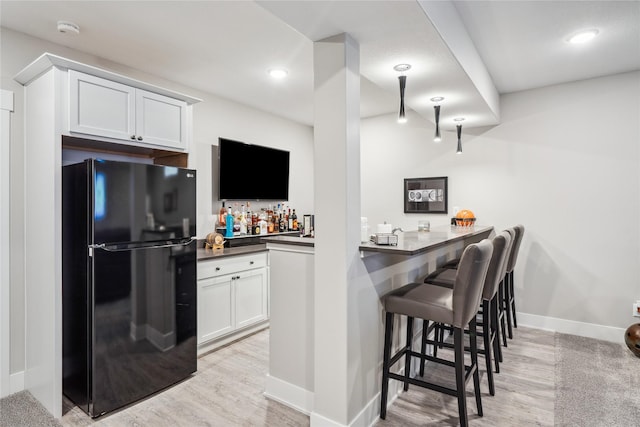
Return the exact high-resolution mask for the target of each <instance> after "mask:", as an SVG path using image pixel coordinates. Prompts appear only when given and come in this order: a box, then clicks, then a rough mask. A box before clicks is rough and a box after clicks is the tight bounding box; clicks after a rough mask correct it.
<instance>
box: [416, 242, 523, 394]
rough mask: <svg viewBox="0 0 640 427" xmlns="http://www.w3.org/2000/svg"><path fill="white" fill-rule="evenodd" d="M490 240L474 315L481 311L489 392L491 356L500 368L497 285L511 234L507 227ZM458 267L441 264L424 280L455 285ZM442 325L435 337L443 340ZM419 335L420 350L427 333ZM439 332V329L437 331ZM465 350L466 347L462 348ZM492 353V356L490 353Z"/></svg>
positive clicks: (449, 286)
mask: <svg viewBox="0 0 640 427" xmlns="http://www.w3.org/2000/svg"><path fill="white" fill-rule="evenodd" d="M491 243H492V244H493V253H492V255H491V261H490V262H489V268H488V270H487V275H486V276H485V281H484V286H483V290H482V306H481V307H477V310H478V311H477V315H478V317H479V315H480V314H481V315H482V321H481V322H480V324H481V325H482V327H481V332H480V335H481V336H482V338H483V343H484V345H483V347H482V349H480V350H479V351H478V352H479V353H480V354H483V355H484V357H485V363H486V368H487V382H488V384H489V393H490V394H491V395H492V396H493V395H495V386H494V382H493V370H492V367H491V361H492V357H493V360H494V364H495V370H496V372H500V364H499V359H500V356H499V355H500V354H501V349H500V344H499V342H498V339H499V334H500V332H499V328H500V325H499V323H498V304H499V301H498V287H499V285H500V283H501V282H502V279H503V277H504V275H505V271H506V268H507V259H508V257H509V254H510V249H511V234H510V233H509V232H508V231H506V230H505V231H503V232H501V233H500V234H498V235H497V236H495V237H494V238H493V239H492V240H491ZM456 274H457V270H456V269H451V268H441V269H438V270H436V271H434V272H433V273H432V274H430V275H429V276H427V278H426V279H425V281H424V282H425V283H427V284H430V285H435V286H440V287H446V288H453V287H454V286H455V278H456ZM443 330H444V328H443V326H442V325H438V324H437V327H436V328H435V338H436V339H437V340H438V341H439V342H440V344H441V343H442V341H443V334H441V332H443ZM424 332H425V331H424V329H423V335H422V352H423V353H424V352H425V351H426V334H425V333H424ZM439 332H440V333H439ZM465 350H468V349H467V348H465ZM492 353H493V356H492ZM435 354H437V346H436V347H434V355H435ZM423 363H424V361H422V362H421V366H420V372H421V373H422V372H423V369H424V367H423Z"/></svg>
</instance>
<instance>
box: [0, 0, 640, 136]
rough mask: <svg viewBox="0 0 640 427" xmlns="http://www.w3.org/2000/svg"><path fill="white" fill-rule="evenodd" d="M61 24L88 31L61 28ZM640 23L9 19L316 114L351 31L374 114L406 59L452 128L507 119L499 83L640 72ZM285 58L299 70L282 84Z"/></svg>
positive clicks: (369, 7)
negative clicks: (329, 65)
mask: <svg viewBox="0 0 640 427" xmlns="http://www.w3.org/2000/svg"><path fill="white" fill-rule="evenodd" d="M452 5H453V6H452ZM58 20H67V21H73V22H75V23H76V24H78V25H79V26H80V28H81V32H80V35H77V36H72V35H69V34H60V33H58V32H57V30H56V22H57V21H58ZM639 22H640V1H622V2H615V1H598V2H589V1H566V2H558V1H528V2H526V1H455V2H452V3H450V2H433V1H426V0H418V1H414V0H404V1H403V0H395V1H393V0H388V1H328V0H326V1H259V2H254V1H233V2H232V1H114V2H112V1H66V2H64V1H42V2H39V1H8V0H2V1H1V2H0V25H2V26H3V27H6V28H9V29H12V30H15V31H19V32H23V33H26V34H29V35H32V36H35V37H38V38H41V39H45V40H49V41H52V42H54V43H58V44H61V45H64V46H67V47H71V48H74V49H77V50H80V51H83V52H87V53H90V54H93V55H96V56H99V57H103V58H106V59H109V60H112V61H115V62H118V63H122V64H125V65H127V66H130V67H133V68H136V69H139V70H142V71H144V72H147V73H150V74H154V75H157V76H159V77H162V78H165V79H168V80H171V81H175V82H178V83H181V84H184V85H186V86H189V87H193V88H195V89H198V90H202V91H205V92H209V93H214V94H217V95H219V96H222V97H225V98H228V99H232V100H234V101H237V102H241V103H244V104H247V105H250V106H253V107H255V108H259V109H262V110H265V111H270V112H272V113H274V114H277V115H281V116H283V117H286V118H289V119H291V120H295V121H298V122H301V123H306V124H312V123H313V41H317V40H319V39H322V38H324V37H327V36H331V35H335V34H338V33H342V32H347V33H349V34H350V35H351V36H353V37H354V38H355V39H356V40H357V41H358V43H359V44H360V53H361V74H362V76H363V80H362V89H361V93H362V102H361V114H362V116H363V117H369V116H373V115H378V114H385V113H390V112H395V111H397V109H398V103H399V95H398V92H399V90H398V79H397V76H398V73H397V72H395V71H394V70H393V66H394V65H396V64H398V63H405V62H408V63H410V64H412V69H411V70H410V71H408V72H407V73H406V74H407V89H406V104H407V107H408V108H411V109H413V110H414V111H415V112H417V113H418V114H420V115H422V116H423V117H425V118H427V119H428V120H433V117H432V116H433V103H431V102H430V101H429V99H430V98H431V97H433V96H437V95H441V96H445V97H446V99H445V101H443V103H442V115H441V117H442V122H443V128H445V129H447V128H451V125H452V123H453V122H452V119H453V118H454V117H457V116H464V117H466V118H467V120H466V121H465V125H467V126H484V125H491V124H496V123H497V122H498V121H499V117H498V115H497V114H496V113H497V112H496V108H495V107H494V106H493V105H492V100H491V95H490V94H491V91H492V90H493V91H494V92H495V93H496V94H497V92H500V93H505V92H512V91H518V90H523V89H530V88H535V87H540V86H547V85H552V84H557V83H563V82H567V81H573V80H580V79H585V78H590V77H596V76H602V75H607V74H613V73H619V72H625V71H631V70H638V69H640V24H639ZM593 27H595V28H598V29H599V30H600V35H599V36H598V37H597V38H596V39H595V40H594V41H593V43H591V44H590V45H581V46H574V45H569V44H568V43H566V42H565V38H566V36H567V35H569V34H571V33H573V32H575V31H577V30H580V29H583V28H593ZM465 28H466V31H465ZM466 33H468V36H470V38H469V37H467V34H466ZM465 40H466V41H467V42H468V43H466V44H465ZM470 41H472V42H470ZM476 49H477V50H476ZM478 54H479V56H478ZM474 55H475V56H476V57H477V58H478V59H479V60H481V61H476V62H474ZM34 59H35V58H34ZM25 65H26V64H25ZM275 66H282V67H285V68H287V69H288V70H289V76H288V78H287V79H285V80H282V81H274V80H272V79H271V78H270V77H269V76H268V75H267V69H268V68H271V67H275ZM485 67H486V69H485ZM483 70H485V72H486V71H488V76H490V79H488V80H487V81H483V79H482V72H483ZM491 80H492V81H493V83H492V82H491ZM493 85H495V87H494V86H493ZM496 89H497V91H496Z"/></svg>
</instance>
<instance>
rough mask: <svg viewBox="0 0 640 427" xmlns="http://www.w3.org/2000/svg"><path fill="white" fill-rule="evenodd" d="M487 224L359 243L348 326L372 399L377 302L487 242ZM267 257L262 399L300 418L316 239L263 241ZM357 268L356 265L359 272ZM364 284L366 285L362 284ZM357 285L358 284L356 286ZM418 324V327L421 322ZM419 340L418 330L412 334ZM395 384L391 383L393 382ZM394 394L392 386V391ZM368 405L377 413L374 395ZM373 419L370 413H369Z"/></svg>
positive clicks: (309, 385) (311, 326) (309, 381)
mask: <svg viewBox="0 0 640 427" xmlns="http://www.w3.org/2000/svg"><path fill="white" fill-rule="evenodd" d="M493 231H494V230H493V227H491V226H479V225H477V226H475V227H465V228H459V227H450V226H442V227H434V228H432V229H431V231H429V232H417V231H409V232H405V233H399V239H398V245H395V246H382V245H376V244H374V243H371V242H367V243H362V244H361V245H360V246H359V250H360V260H361V261H362V267H364V273H363V274H364V275H365V277H363V278H361V279H362V282H360V283H358V284H357V286H361V287H362V286H364V287H365V288H368V289H363V291H362V292H359V291H358V292H359V295H362V297H361V298H359V299H358V307H357V315H356V316H355V317H354V318H353V320H352V321H353V322H357V323H358V328H359V329H360V334H359V342H358V343H355V344H354V345H358V346H360V347H362V348H366V349H367V351H366V352H363V353H364V354H366V355H367V356H366V357H367V358H368V360H360V361H358V363H360V364H361V366H362V367H363V369H365V368H366V377H367V381H366V385H365V386H366V387H367V388H371V390H370V391H371V393H370V394H371V395H375V396H377V395H378V393H379V384H380V375H381V373H380V372H381V371H380V369H381V365H382V341H383V339H384V324H383V318H384V317H383V307H382V304H381V302H380V297H382V296H383V295H384V294H386V293H387V292H389V291H391V290H392V289H395V288H398V287H400V286H403V285H405V284H407V283H410V282H415V281H421V280H423V278H424V277H425V276H426V275H427V274H429V273H430V272H432V271H433V270H435V269H436V268H437V267H438V266H440V265H442V264H443V263H445V262H446V261H448V260H450V259H453V258H456V257H459V256H460V255H461V254H462V251H463V250H464V248H465V247H466V246H467V245H469V244H471V243H475V242H479V241H480V240H482V239H484V238H487V237H489V236H490V235H491V234H492V233H493ZM264 241H265V242H266V243H267V249H269V254H270V255H269V256H270V275H271V282H270V286H271V293H270V304H271V319H270V349H269V374H268V378H267V382H266V391H265V395H266V396H267V397H269V398H272V399H274V400H277V401H279V402H282V403H284V404H286V405H288V406H290V407H292V408H294V409H297V410H299V411H301V412H303V413H306V414H310V413H311V412H312V411H313V410H314V375H315V373H314V369H315V367H314V359H315V355H316V354H317V352H318V351H328V349H316V348H314V333H315V328H316V325H315V317H316V316H315V315H316V312H315V301H314V293H315V289H316V287H317V286H322V284H321V283H318V284H316V283H314V246H315V242H314V239H306V238H298V237H285V236H282V237H273V238H266V239H264ZM356 268H358V267H356ZM363 283H364V285H363ZM354 286H356V285H355V284H354ZM418 326H421V325H418ZM415 332H416V336H419V334H420V329H418V330H416V331H415ZM404 333H405V332H404V325H402V327H401V328H398V330H396V331H395V333H394V340H395V341H396V345H397V340H398V337H401V336H404ZM391 385H392V387H393V386H394V385H393V382H392V384H391ZM396 391H397V390H396V389H391V393H395V392H396ZM374 401H375V402H372V404H371V405H370V407H371V408H375V409H377V407H376V405H377V404H378V403H377V402H378V400H377V398H376V399H374ZM372 416H375V415H372Z"/></svg>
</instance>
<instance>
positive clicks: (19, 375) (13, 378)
mask: <svg viewBox="0 0 640 427" xmlns="http://www.w3.org/2000/svg"><path fill="white" fill-rule="evenodd" d="M22 390H24V371H20V372H16V373H15V374H11V375H9V394H13V393H17V392H19V391H22Z"/></svg>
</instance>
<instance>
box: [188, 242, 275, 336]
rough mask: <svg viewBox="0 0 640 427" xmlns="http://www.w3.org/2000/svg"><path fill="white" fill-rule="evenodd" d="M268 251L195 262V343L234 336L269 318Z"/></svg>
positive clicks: (249, 330) (248, 330) (248, 331)
mask: <svg viewBox="0 0 640 427" xmlns="http://www.w3.org/2000/svg"><path fill="white" fill-rule="evenodd" d="M268 300H269V275H268V270H267V253H266V252H263V253H257V254H250V255H238V256H231V257H226V258H221V259H209V260H202V261H199V262H198V345H199V346H202V345H206V344H207V343H209V342H211V341H217V340H219V339H222V338H223V337H229V336H231V337H232V338H234V339H236V338H238V337H240V336H242V334H243V333H250V332H252V329H251V328H250V327H251V326H255V325H260V324H263V323H265V322H266V321H267V320H268V319H269V301H268Z"/></svg>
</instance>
